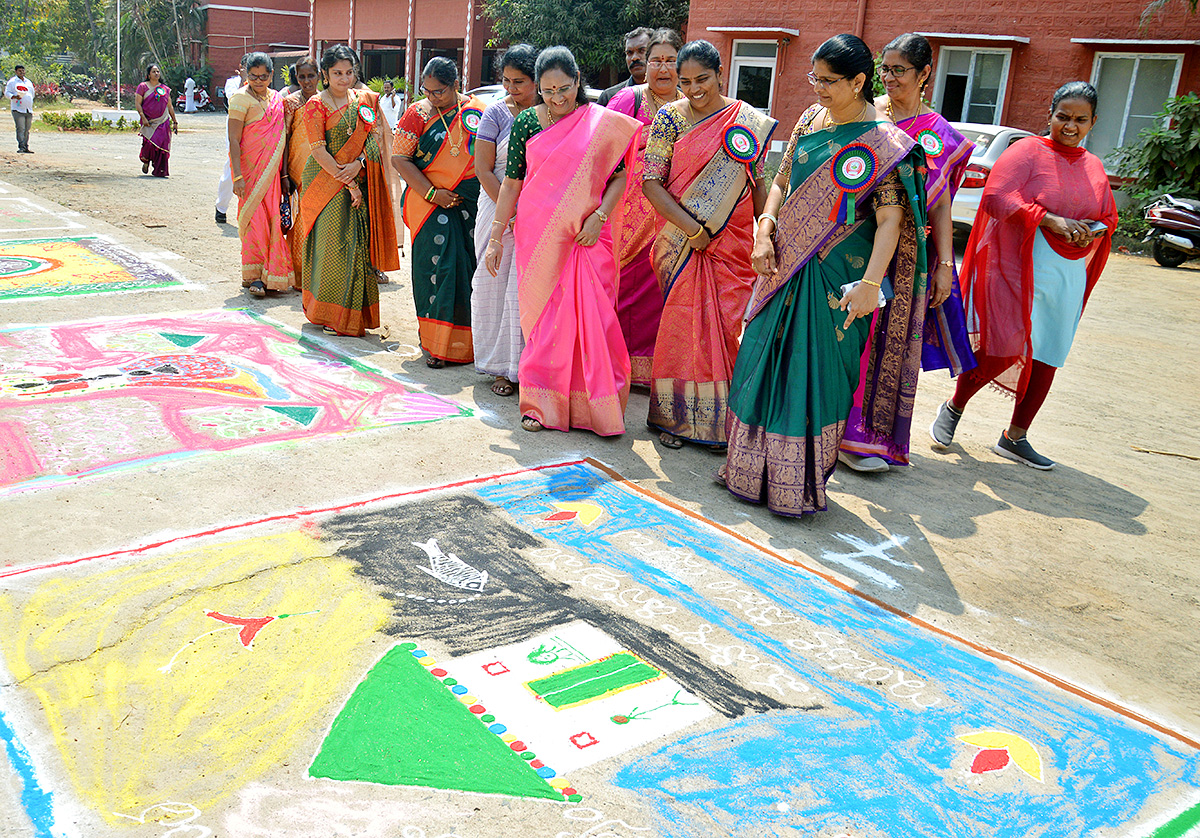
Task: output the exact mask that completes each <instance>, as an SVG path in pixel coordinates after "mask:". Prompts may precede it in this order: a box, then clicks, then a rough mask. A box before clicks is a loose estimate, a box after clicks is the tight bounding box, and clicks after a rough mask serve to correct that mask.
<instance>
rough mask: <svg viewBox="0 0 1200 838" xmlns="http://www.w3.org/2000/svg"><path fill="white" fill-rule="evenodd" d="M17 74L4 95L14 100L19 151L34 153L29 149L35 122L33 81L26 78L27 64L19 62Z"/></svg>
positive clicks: (10, 80)
mask: <svg viewBox="0 0 1200 838" xmlns="http://www.w3.org/2000/svg"><path fill="white" fill-rule="evenodd" d="M14 69H15V71H16V75H15V76H13V77H12V78H11V79H9V80H8V84H6V85H5V86H4V95H5V96H7V97H8V98H9V101H10V102H12V115H13V122H15V123H16V124H17V153H18V154H33V152H32V151H30V150H29V125H30V123H32V122H33V82H31V81H30V80H29V79H27V78H25V66H24V65H23V64H18V65H17V66H16V67H15V68H14Z"/></svg>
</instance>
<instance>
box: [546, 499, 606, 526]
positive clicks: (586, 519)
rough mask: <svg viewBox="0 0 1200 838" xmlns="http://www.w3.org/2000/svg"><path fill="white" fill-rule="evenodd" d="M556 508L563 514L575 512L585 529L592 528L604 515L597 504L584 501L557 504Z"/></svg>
mask: <svg viewBox="0 0 1200 838" xmlns="http://www.w3.org/2000/svg"><path fill="white" fill-rule="evenodd" d="M554 508H555V509H561V510H562V511H563V512H574V513H575V515H576V516H577V518H578V520H579V523H581V524H583V525H584V526H585V527H590V526H591V525H592V522H593V521H595V520H596V519H597V518H599V517H600V516H601V515H602V514H603V513H604V510H603V509H602V508H601V507H599V506H596V504H594V503H584V502H582V501H563V502H561V503H555V504H554Z"/></svg>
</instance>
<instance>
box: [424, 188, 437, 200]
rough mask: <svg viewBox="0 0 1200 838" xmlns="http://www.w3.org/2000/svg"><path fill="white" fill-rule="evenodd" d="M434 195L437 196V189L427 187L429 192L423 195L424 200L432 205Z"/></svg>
mask: <svg viewBox="0 0 1200 838" xmlns="http://www.w3.org/2000/svg"><path fill="white" fill-rule="evenodd" d="M435 195H437V187H436V186H431V187H429V191H428V192H426V193H425V200H426V201H428V202H429V203H431V204H432V203H433V198H434V196H435Z"/></svg>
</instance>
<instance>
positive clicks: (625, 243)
mask: <svg viewBox="0 0 1200 838" xmlns="http://www.w3.org/2000/svg"><path fill="white" fill-rule="evenodd" d="M682 48H683V39H681V38H680V37H679V34H678V33H677V32H675V30H674V29H659V30H658V31H657V32H655V33H654V34H653V35H651V36H650V46H649V47H647V48H646V55H647V57H648V60H647V69H646V84H639V85H635V86H633V87H622V88H621V90H620V91H618V92H617V93H616V94H615V95H614V96H613V97H612V98H611V99H609V100H608V108H609V109H610V110H614V111H616V112H617V113H623V114H625V115H626V116H631V117H633V118H634V119H636V120H637V121H638V122H641V123H642V126H643V127H642V129H641V130H640V131H638V135H637V139H636V140H635V141H634V143H633V145H631V146H630V147H629V153H628V154H627V155H626V157H625V171H626V172H627V173H628V177H627V178H626V183H625V194H624V195H623V196H622V198H621V203H620V204H618V205H617V211H616V213H614V214H613V230H614V232H613V238H615V239H616V243H617V259H618V261H620V263H621V287H620V288H619V289H617V320H618V322H620V324H621V333H622V334H623V335H625V345H626V346H627V347H628V348H629V364H630V367H631V368H632V370H633V372H632V375H633V383H634V384H640V385H643V386H647V387H648V386H649V385H650V374H651V367H652V363H653V361H654V341H655V339H656V338H657V337H658V322H659V320H660V319H661V318H662V308H663V293H662V291H661V290H660V289H659V286H658V278H657V277H656V276H655V275H654V264H653V261H652V259H651V253H652V251H653V249H654V237H655V236H657V235H658V231H659V230H661V229H662V226H663V218H662V216H661V215H659V214H658V213H657V212H655V210H654V206H653V205H652V204H651V203H650V199H649V198H647V197H646V196H645V194H643V192H642V180H643V175H644V173H645V169H646V142H647V141H648V140H649V139H650V125H651V123H653V122H654V117H655V115H656V114H658V111H659V109H660V108H662V107H663V106H664V105H666V104H668V103H670V102H674V101H676V100H677V99H679V98H680V93H679V73H678V71H677V70H676V67H675V62H676V58H677V57H678V55H679V50H680V49H682Z"/></svg>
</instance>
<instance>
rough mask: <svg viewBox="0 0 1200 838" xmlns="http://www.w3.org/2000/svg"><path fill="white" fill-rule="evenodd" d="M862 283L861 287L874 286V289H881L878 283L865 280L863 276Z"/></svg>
mask: <svg viewBox="0 0 1200 838" xmlns="http://www.w3.org/2000/svg"><path fill="white" fill-rule="evenodd" d="M862 282H863V285H874V286H875V287H876V288H882V287H883V286H882V285H880V284H879V283H878V282H872V281H871V280H869V279H867V278H866V277H865V276H864V277H863V278H862Z"/></svg>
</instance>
